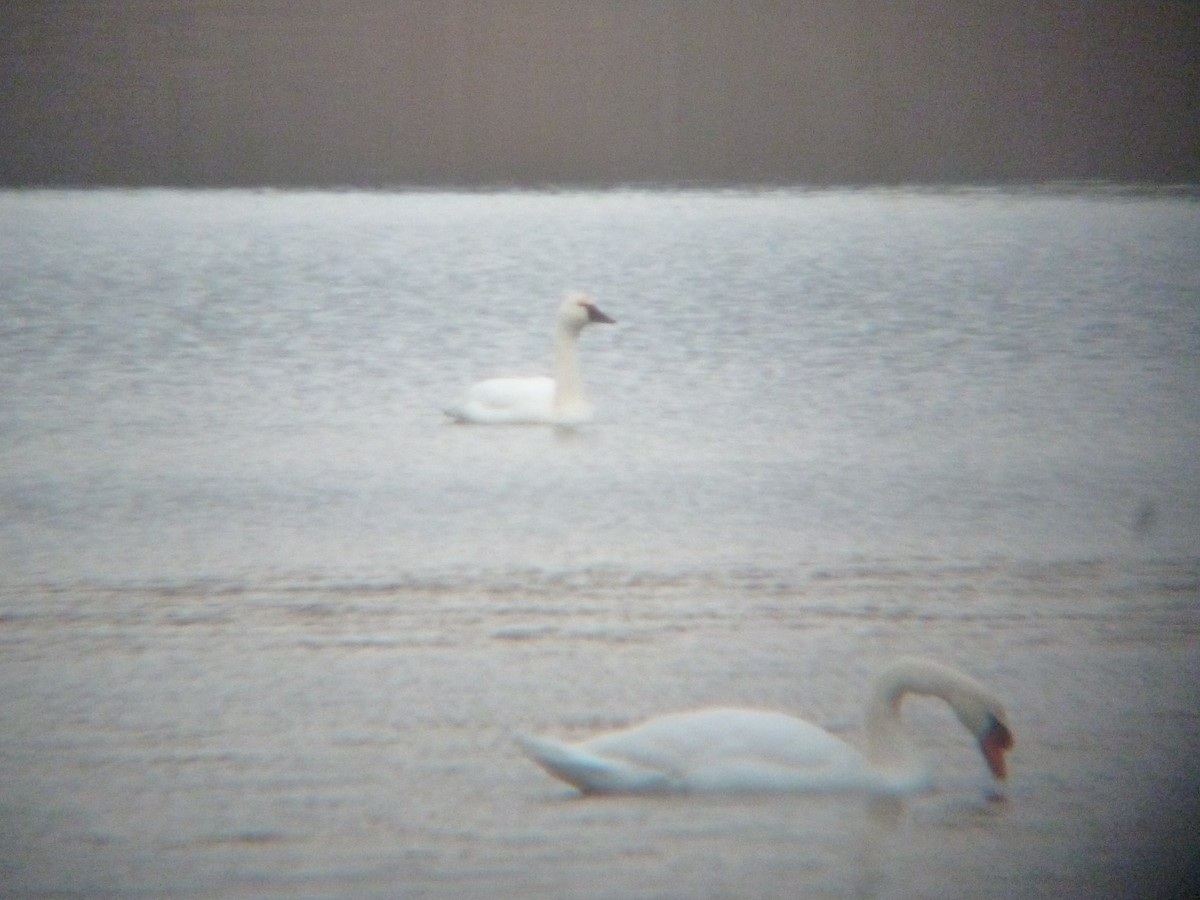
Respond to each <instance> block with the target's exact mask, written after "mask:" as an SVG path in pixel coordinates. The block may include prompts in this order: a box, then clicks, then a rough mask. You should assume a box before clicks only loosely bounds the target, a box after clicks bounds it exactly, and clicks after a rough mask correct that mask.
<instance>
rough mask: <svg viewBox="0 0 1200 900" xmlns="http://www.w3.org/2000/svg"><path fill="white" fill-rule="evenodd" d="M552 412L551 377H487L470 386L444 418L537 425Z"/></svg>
mask: <svg viewBox="0 0 1200 900" xmlns="http://www.w3.org/2000/svg"><path fill="white" fill-rule="evenodd" d="M553 410H554V379H553V378H550V377H547V376H537V377H532V378H489V379H487V380H486V381H480V382H479V383H477V384H475V385H472V386H471V388H470V389H469V390H468V391H467V392H466V394H464V395H463V397H462V399H461V400H459V402H458V403H457V404H456V405H454V406H451V407H449V408H448V409H447V410H446V415H448V416H450V417H451V418H452V419H457V420H458V421H460V422H474V423H477V424H488V425H491V424H506V423H511V424H522V423H529V424H536V423H542V422H547V421H549V420H550V419H551V418H552V416H553Z"/></svg>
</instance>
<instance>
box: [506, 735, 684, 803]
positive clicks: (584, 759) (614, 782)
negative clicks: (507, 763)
mask: <svg viewBox="0 0 1200 900" xmlns="http://www.w3.org/2000/svg"><path fill="white" fill-rule="evenodd" d="M517 743H518V744H520V746H521V749H522V750H524V751H525V754H526V756H528V757H529V758H530V759H532V760H533V761H534V762H536V763H537V764H538V765H539V766H541V767H542V768H543V769H545V770H546V771H547V772H549V773H550V774H551V775H553V776H554V777H555V778H557V779H559V780H560V781H565V782H566V783H567V784H570V785H573V786H574V787H577V788H579V790H581V791H583V792H584V793H596V794H638V793H658V792H662V791H667V790H670V789H671V784H670V779H669V777H668V776H667V775H666V774H665V773H663V772H661V771H657V770H655V769H650V768H645V767H642V766H639V765H636V764H634V763H631V762H629V761H627V760H621V759H616V758H612V759H610V758H606V757H603V756H597V755H596V754H594V753H592V752H590V751H589V750H588V749H587V748H586V747H584V746H580V745H577V744H566V743H563V742H561V741H555V740H552V739H550V738H545V737H536V736H534V735H529V734H522V735H517Z"/></svg>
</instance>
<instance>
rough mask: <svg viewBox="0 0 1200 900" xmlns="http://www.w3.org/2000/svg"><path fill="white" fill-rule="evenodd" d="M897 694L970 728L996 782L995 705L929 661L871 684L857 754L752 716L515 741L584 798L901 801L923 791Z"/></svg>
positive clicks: (676, 719)
mask: <svg viewBox="0 0 1200 900" xmlns="http://www.w3.org/2000/svg"><path fill="white" fill-rule="evenodd" d="M906 694H924V695H928V696H933V697H939V698H941V699H942V700H944V701H946V703H948V704H949V705H950V708H951V709H953V710H954V712H955V714H956V715H957V716H958V720H959V721H960V722H961V723H962V724H963V725H964V726H965V727H966V729H967V730H968V731H970V732H971V733H972V734H973V735H974V736H975V738H976V739H977V741H978V742H979V748H980V750H981V751H982V753H983V758H984V760H985V761H986V763H987V766H988V768H989V769H990V770H991V773H992V776H993V777H994V778H995V779H997V780H1000V781H1002V780H1004V778H1005V777H1006V775H1007V770H1006V767H1005V759H1004V753H1005V751H1007V750H1009V749H1011V748H1012V746H1013V736H1012V732H1011V731H1010V730H1009V727H1008V721H1007V718H1006V715H1005V712H1004V707H1003V706H1002V705H1001V704H1000V702H999V701H998V700H997V699H996V698H995V697H994V696H993V695H992V694H991V693H990V692H989V691H988V690H987V689H986V688H984V687H983V686H982V685H981V684H979V682H977V681H975V680H974V679H973V678H970V677H969V676H967V675H964V674H963V673H962V672H959V671H957V670H955V669H952V668H950V667H948V666H944V665H941V664H939V663H936V662H931V661H929V660H922V659H903V660H900V661H898V662H896V663H894V664H893V665H891V666H889V667H888V668H887V669H885V670H884V671H883V672H881V673H880V674H879V675H878V677H877V678H876V679H875V681H874V683H873V685H872V688H871V691H870V694H869V696H868V699H867V705H866V710H865V730H866V744H867V750H866V754H865V755H863V754H862V753H860V752H859V751H858V750H856V749H855V748H853V747H852V746H850V745H849V744H847V743H846V742H845V741H843V740H841V739H840V738H837V737H835V736H833V735H832V734H830V733H829V732H827V731H825V729H823V728H820V727H818V726H816V725H813V724H812V723H810V722H806V721H804V720H803V719H798V718H795V717H794V716H790V715H786V714H784V713H780V712H767V711H760V710H754V709H703V710H698V711H695V712H682V713H673V714H669V715H664V716H659V717H657V718H653V719H650V720H649V721H647V722H644V723H642V724H640V725H635V726H633V727H632V728H628V729H624V730H622V731H615V732H611V733H608V734H603V735H600V736H598V737H593V738H591V739H590V740H586V741H583V742H581V743H577V744H569V743H564V742H561V741H557V740H553V739H551V738H546V737H537V736H533V735H526V734H519V735H517V736H516V737H517V742H518V744H519V745H520V747H521V748H522V749H523V750H524V752H525V754H526V755H527V756H529V757H530V758H531V759H532V760H533V761H534V762H535V763H537V764H538V765H540V766H541V767H542V768H543V769H545V770H546V771H547V772H549V773H550V774H551V775H553V776H554V777H555V778H558V779H560V780H562V781H565V782H567V783H568V784H571V785H573V786H574V787H576V788H578V789H579V790H580V791H582V792H584V793H594V794H614V793H615V794H638V793H664V792H703V791H779V792H782V791H800V792H839V791H861V792H870V793H882V794H909V793H917V792H920V791H922V790H926V789H928V788H929V787H930V785H931V777H930V773H929V770H928V768H927V767H926V766H925V765H924V764H923V763H922V762H921V761H920V759H919V758H918V755H917V754H916V752H915V748H914V747H913V746H912V744H911V743H910V741H909V739H908V736H907V734H906V733H905V731H904V728H903V726H902V724H901V722H900V704H901V702H902V701H903V699H904V697H905V695H906Z"/></svg>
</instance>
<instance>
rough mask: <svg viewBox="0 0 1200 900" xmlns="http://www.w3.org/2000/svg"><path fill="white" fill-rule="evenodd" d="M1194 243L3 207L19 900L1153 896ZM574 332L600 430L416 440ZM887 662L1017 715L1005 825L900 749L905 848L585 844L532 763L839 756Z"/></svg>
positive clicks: (839, 803) (599, 198) (1180, 211)
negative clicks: (842, 739)
mask: <svg viewBox="0 0 1200 900" xmlns="http://www.w3.org/2000/svg"><path fill="white" fill-rule="evenodd" d="M1197 246H1200V203H1197V202H1196V199H1195V196H1194V194H1190V193H1161V192H1159V193H1153V192H1151V193H1147V192H1139V191H1129V190H1121V189H1114V188H1100V187H1096V188H1086V189H1069V190H1068V189H1063V190H1027V191H993V190H959V191H909V190H891V191H866V190H863V191H811V192H806V191H768V192H740V191H727V192H719V191H683V192H671V191H639V190H629V191H613V192H602V193H593V192H560V193H553V192H496V193H473V194H443V193H422V192H412V193H404V192H401V193H337V192H312V193H302V192H171V191H136V192H115V191H90V192H76V191H49V192H8V193H3V194H0V247H3V250H4V252H3V256H2V258H0V312H2V313H3V319H2V321H0V430H2V434H3V436H4V440H3V442H0V512H2V516H3V518H2V519H0V644H2V645H3V648H4V649H3V653H2V655H0V679H2V684H3V688H2V689H0V722H2V723H3V726H2V729H0V741H2V743H0V885H3V884H8V885H11V887H9V888H8V889H7V890H8V893H9V895H12V896H23V895H29V894H32V895H38V894H42V895H64V894H65V895H75V894H77V895H80V896H101V895H108V896H127V895H150V896H164V895H167V896H173V895H185V896H255V897H258V896H282V895H286V896H381V897H383V896H404V897H407V896H467V895H480V894H488V895H491V896H512V897H517V896H529V895H530V894H531V893H532V894H535V895H541V896H614V897H647V896H663V897H685V896H779V897H784V896H836V897H843V896H858V897H915V896H947V897H950V896H989V895H991V896H999V895H1000V894H1002V893H1003V894H1005V895H1010V894H1012V893H1014V892H1015V893H1017V894H1018V895H1025V896H1038V895H1041V896H1051V895H1062V894H1064V893H1065V894H1068V895H1072V896H1089V895H1095V894H1096V893H1097V892H1100V893H1109V894H1113V895H1121V894H1123V895H1127V896H1145V895H1147V894H1146V891H1147V890H1150V891H1151V893H1153V892H1168V891H1169V889H1170V886H1171V885H1172V884H1174V883H1178V882H1177V879H1179V878H1181V877H1183V876H1182V874H1181V873H1182V872H1183V871H1184V870H1185V869H1186V859H1187V858H1188V856H1187V854H1188V853H1190V854H1191V859H1192V860H1193V861H1194V860H1195V848H1194V846H1190V845H1189V844H1188V843H1187V839H1186V837H1185V835H1186V829H1187V827H1190V826H1188V822H1189V820H1190V819H1194V816H1195V814H1196V812H1197V810H1196V800H1195V784H1196V778H1197V776H1198V775H1200V772H1197V765H1196V763H1195V762H1194V760H1193V759H1192V757H1194V747H1195V746H1196V742H1197V739H1198V738H1200V708H1198V705H1197V702H1196V700H1195V696H1194V688H1193V685H1195V684H1196V683H1200V681H1198V680H1197V676H1200V642H1198V641H1197V635H1198V634H1200V615H1198V612H1197V610H1198V607H1197V601H1198V600H1200V454H1197V453H1196V452H1195V448H1196V447H1197V446H1198V445H1200V443H1198V439H1200V404H1198V403H1197V397H1200V259H1198V258H1197V257H1198V256H1200V254H1197V253H1196V252H1195V248H1196V247H1197ZM572 288H584V289H587V290H589V291H591V292H592V293H593V295H594V296H595V299H596V301H597V303H598V305H599V306H600V307H601V308H602V309H604V310H605V311H606V312H608V313H609V314H610V315H612V316H613V317H614V318H616V319H617V322H618V324H616V325H615V326H603V327H600V326H598V327H594V328H591V329H589V330H588V331H587V332H586V333H585V334H584V336H583V340H582V346H581V354H582V365H583V375H584V380H585V384H586V387H587V391H588V394H589V396H590V399H591V400H592V402H593V405H594V406H595V408H596V419H595V421H594V422H593V423H591V424H589V425H587V426H584V427H582V428H580V429H577V430H574V431H569V432H563V431H555V430H553V429H545V428H537V427H501V428H484V427H470V426H462V425H455V424H451V423H449V422H448V421H447V420H445V418H444V416H443V415H442V414H441V412H440V408H441V406H442V405H444V404H445V403H447V402H449V401H451V400H453V399H454V398H455V397H456V396H457V394H458V393H459V392H460V391H461V390H462V389H463V388H464V387H466V386H467V385H468V384H470V383H471V382H472V381H474V380H476V379H478V378H481V377H485V376H489V375H495V374H504V373H506V372H524V371H529V372H536V371H542V370H546V369H547V368H548V364H549V360H548V356H549V352H550V347H549V331H550V328H551V325H552V318H553V313H554V308H555V306H556V304H557V302H558V300H559V298H560V297H561V295H562V294H563V293H564V292H565V291H566V290H568V289H572ZM909 652H919V653H924V654H926V655H930V656H935V657H937V658H940V659H943V660H944V661H946V662H951V663H954V664H955V665H958V666H960V667H962V668H965V669H967V670H968V671H971V672H973V673H974V674H976V675H977V676H978V677H980V678H981V679H983V680H985V681H986V682H988V683H989V684H990V685H991V686H992V687H993V688H994V689H995V690H996V691H997V692H998V693H1000V694H1001V695H1002V696H1005V697H1006V699H1007V700H1008V702H1009V705H1010V709H1011V712H1012V716H1013V719H1014V728H1015V731H1016V733H1017V740H1018V746H1017V750H1016V751H1015V753H1014V756H1013V760H1012V772H1013V778H1012V784H1011V787H1010V788H1009V791H1008V798H1007V800H1006V801H1003V802H1000V801H996V800H995V799H992V798H990V795H989V792H988V791H987V790H985V788H984V787H983V786H982V782H981V778H980V772H979V763H978V759H977V758H976V756H975V755H974V754H973V753H972V752H971V750H970V747H969V741H968V740H967V738H966V736H965V735H963V734H960V733H958V732H956V731H955V728H956V726H955V725H954V723H953V721H952V718H951V717H949V716H948V715H947V714H945V710H944V709H939V708H936V707H935V708H932V709H926V708H925V707H924V706H922V705H920V704H914V705H913V708H912V710H911V717H912V719H913V722H914V725H915V726H916V727H917V728H918V729H919V730H921V732H922V734H924V735H925V737H924V738H923V740H925V741H926V742H927V743H928V745H929V750H930V755H931V757H933V758H934V759H935V760H936V761H937V762H938V763H939V772H940V781H939V790H938V791H937V792H936V793H935V794H933V795H931V796H930V797H926V798H920V799H917V800H914V801H912V802H910V803H908V804H906V805H905V806H904V807H903V808H901V809H899V810H892V811H890V812H889V813H888V814H887V815H883V816H881V815H879V814H878V811H877V810H871V809H867V808H865V807H864V806H863V804H862V803H861V802H860V801H854V800H848V799H845V798H821V799H814V798H797V797H785V798H722V799H719V800H714V799H707V800H705V799H701V798H677V799H673V800H664V799H661V798H660V799H657V800H654V799H651V800H646V799H624V800H606V801H603V802H595V801H591V800H582V801H580V800H572V799H571V796H572V795H571V794H570V792H569V791H567V790H565V789H561V788H560V787H559V786H556V785H555V783H553V782H550V781H549V780H548V779H547V778H546V777H545V776H544V775H543V773H541V772H540V771H539V770H537V769H535V768H534V767H533V766H532V765H530V764H529V763H528V762H527V761H525V760H523V759H522V758H521V757H520V755H519V754H518V753H517V752H516V750H515V749H514V748H513V746H512V745H511V742H510V741H509V734H510V733H511V731H512V730H513V729H517V728H523V729H533V730H540V731H546V732H549V733H556V734H564V735H570V734H579V735H582V734H588V733H592V732H593V731H595V730H597V729H601V728H605V727H615V726H618V725H622V724H625V723H627V722H630V721H633V720H635V719H637V718H639V717H642V716H646V715H652V714H654V713H655V712H663V711H667V710H670V709H676V708H683V707H688V706H697V705H704V704H708V703H716V702H722V703H726V702H727V703H740V704H745V705H755V706H769V707H773V708H782V709H788V710H791V711H793V712H796V713H797V714H801V715H804V716H807V717H810V718H813V719H814V720H816V721H818V722H820V723H821V724H823V725H826V726H827V727H831V728H834V729H835V730H839V731H845V732H847V733H850V734H851V735H852V732H853V730H854V726H855V724H856V716H857V709H858V704H859V702H860V701H861V697H862V693H863V690H864V688H865V683H866V681H867V680H868V678H869V676H870V673H871V672H872V671H874V670H875V669H877V668H878V667H879V665H881V664H882V663H883V662H886V661H887V660H888V659H890V658H891V657H892V656H895V655H899V654H901V653H909ZM851 739H853V738H852V737H851ZM1173 879H1175V881H1173Z"/></svg>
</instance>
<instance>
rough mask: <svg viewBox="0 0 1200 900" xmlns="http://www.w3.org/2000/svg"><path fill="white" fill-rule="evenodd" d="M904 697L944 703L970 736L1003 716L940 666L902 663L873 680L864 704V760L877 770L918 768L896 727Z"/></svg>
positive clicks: (969, 683)
mask: <svg viewBox="0 0 1200 900" xmlns="http://www.w3.org/2000/svg"><path fill="white" fill-rule="evenodd" d="M908 694H921V695H924V696H928V697H937V698H938V699H940V700H943V701H945V702H946V703H947V704H948V705H949V706H950V708H951V709H952V710H953V711H954V714H955V715H956V716H957V717H958V720H959V721H960V722H961V723H962V724H963V726H964V727H965V728H966V729H967V730H968V731H970V732H971V733H972V734H975V735H978V734H980V733H981V729H982V728H983V726H984V725H985V724H987V723H989V722H992V723H994V721H995V717H996V716H997V715H998V716H1000V717H1001V718H1003V711H1002V709H1001V706H1000V704H999V703H998V701H996V700H995V698H993V697H991V696H990V694H988V692H987V691H985V690H984V688H983V686H982V685H980V684H979V683H978V682H976V681H975V680H974V679H972V678H970V677H968V676H966V675H964V674H962V673H961V672H957V671H955V670H954V669H950V668H948V667H946V666H943V665H941V664H939V663H934V662H931V661H929V660H922V659H906V660H902V661H900V662H899V663H897V664H896V665H894V666H892V667H891V668H889V669H887V670H886V671H884V672H882V673H881V674H880V675H879V677H878V678H877V679H876V680H875V683H874V686H873V687H872V690H871V696H870V698H869V700H868V701H867V709H866V722H865V727H866V733H867V758H868V759H869V760H870V762H871V764H872V765H873V766H875V767H877V768H885V769H886V768H896V767H903V766H909V767H911V766H916V765H919V760H918V758H917V754H916V751H915V748H914V746H913V745H912V743H911V742H910V740H909V738H908V736H907V733H906V732H905V729H904V726H903V725H902V724H901V722H900V705H901V703H903V701H904V698H905V696H906V695H908Z"/></svg>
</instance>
